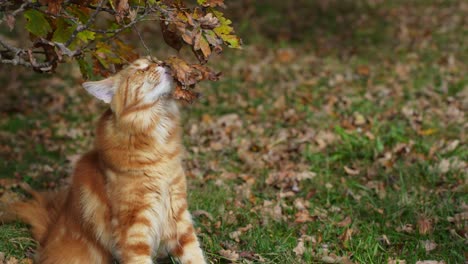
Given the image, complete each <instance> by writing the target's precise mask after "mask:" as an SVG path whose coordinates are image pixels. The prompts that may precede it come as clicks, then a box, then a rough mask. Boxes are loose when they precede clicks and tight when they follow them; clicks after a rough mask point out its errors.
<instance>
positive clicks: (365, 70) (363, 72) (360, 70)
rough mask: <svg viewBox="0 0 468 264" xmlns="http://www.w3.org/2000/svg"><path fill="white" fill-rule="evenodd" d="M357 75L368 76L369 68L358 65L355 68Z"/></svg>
mask: <svg viewBox="0 0 468 264" xmlns="http://www.w3.org/2000/svg"><path fill="white" fill-rule="evenodd" d="M357 73H358V74H359V75H362V76H369V75H370V68H369V66H366V65H360V66H358V68H357Z"/></svg>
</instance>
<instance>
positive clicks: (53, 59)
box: [0, 0, 241, 97]
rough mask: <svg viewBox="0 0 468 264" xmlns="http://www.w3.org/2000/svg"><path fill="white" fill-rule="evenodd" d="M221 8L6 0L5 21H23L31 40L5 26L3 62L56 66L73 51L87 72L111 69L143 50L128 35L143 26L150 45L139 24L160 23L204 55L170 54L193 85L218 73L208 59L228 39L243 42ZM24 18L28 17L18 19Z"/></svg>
mask: <svg viewBox="0 0 468 264" xmlns="http://www.w3.org/2000/svg"><path fill="white" fill-rule="evenodd" d="M188 4H190V7H188ZM220 8H225V4H224V0H198V1H197V3H184V2H183V1H182V0H161V1H156V0H84V1H78V0H25V1H4V2H1V3H0V12H1V14H2V18H1V20H0V27H2V26H3V27H7V28H8V29H9V30H10V31H11V30H13V29H14V28H15V27H21V26H23V25H24V28H25V29H26V30H27V32H28V36H29V39H30V41H31V45H30V46H28V47H18V45H15V44H12V43H13V42H12V41H9V40H8V39H7V38H6V37H5V36H2V34H1V33H0V47H1V48H3V49H1V50H0V62H1V63H3V64H14V65H24V66H27V67H30V68H32V69H33V70H35V71H38V72H53V71H54V70H55V69H56V68H57V67H58V65H59V64H61V63H64V62H68V61H69V60H70V59H71V60H74V61H76V62H77V63H78V64H79V66H80V69H81V72H82V74H83V77H84V78H85V79H87V78H90V77H92V76H107V75H109V74H112V73H114V72H115V71H117V70H119V69H120V68H121V67H122V66H123V65H124V64H126V63H128V62H130V61H133V60H135V59H136V58H138V57H140V54H138V53H137V52H136V51H135V50H136V49H135V47H134V46H132V45H131V44H129V43H127V42H126V41H125V40H124V38H123V36H124V35H125V34H126V33H131V32H132V31H133V32H136V33H137V34H138V36H139V37H140V40H141V42H142V43H143V46H144V47H145V48H146V49H147V51H148V53H149V49H148V48H147V47H146V45H145V44H144V43H145V42H144V39H143V37H142V36H141V34H140V33H139V32H138V28H137V27H136V26H137V25H138V24H142V23H147V24H152V23H156V25H157V24H159V26H160V27H161V32H162V37H163V39H164V40H165V42H166V43H167V44H168V45H169V46H171V47H173V48H174V49H176V50H180V49H181V48H182V47H183V46H188V47H190V48H191V50H192V51H193V53H194V54H195V57H196V58H197V59H198V61H199V63H197V64H189V63H187V62H186V61H185V60H184V59H181V58H170V59H168V60H167V61H166V62H164V63H165V65H167V66H168V67H171V68H172V69H173V72H174V73H175V74H174V77H175V78H176V81H177V83H178V84H179V86H180V87H182V88H184V90H186V89H187V88H193V87H194V86H195V84H196V83H198V82H199V81H202V80H216V79H217V77H218V76H219V74H216V73H214V72H213V71H212V70H211V69H209V68H207V67H205V66H203V64H205V63H206V62H207V61H208V60H209V58H210V56H211V54H212V53H213V52H215V53H220V52H221V51H222V50H223V46H228V47H231V48H240V46H241V40H240V39H239V37H237V36H236V35H235V33H234V29H233V27H232V25H231V21H230V20H229V19H227V18H225V17H224V14H223V13H222V12H221V11H220ZM18 19H24V20H25V23H24V24H21V23H17V20H18ZM3 31H5V30H3ZM0 32H2V31H0ZM194 76H196V77H194ZM187 96H188V95H186V97H187ZM190 96H192V97H193V96H194V95H193V94H192V95H190ZM190 96H189V97H190Z"/></svg>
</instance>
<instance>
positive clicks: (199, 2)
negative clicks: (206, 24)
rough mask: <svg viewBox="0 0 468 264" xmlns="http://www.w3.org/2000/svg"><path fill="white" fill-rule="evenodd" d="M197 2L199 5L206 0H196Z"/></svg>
mask: <svg viewBox="0 0 468 264" xmlns="http://www.w3.org/2000/svg"><path fill="white" fill-rule="evenodd" d="M197 3H198V4H199V5H203V4H204V3H206V0H197Z"/></svg>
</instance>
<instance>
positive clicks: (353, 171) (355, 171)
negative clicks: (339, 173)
mask: <svg viewBox="0 0 468 264" xmlns="http://www.w3.org/2000/svg"><path fill="white" fill-rule="evenodd" d="M343 169H344V170H345V172H346V173H347V174H348V175H353V176H354V175H359V172H360V171H359V170H358V169H354V168H350V167H348V166H344V167H343Z"/></svg>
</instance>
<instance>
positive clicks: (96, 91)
mask: <svg viewBox="0 0 468 264" xmlns="http://www.w3.org/2000/svg"><path fill="white" fill-rule="evenodd" d="M82 85H83V87H84V88H85V89H86V91H88V93H90V94H92V95H93V96H94V97H96V98H97V99H99V100H102V101H104V103H106V104H108V103H110V101H112V97H113V96H114V94H115V89H116V87H115V81H114V78H112V77H110V78H107V79H104V80H101V81H95V82H84V83H83V84H82Z"/></svg>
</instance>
